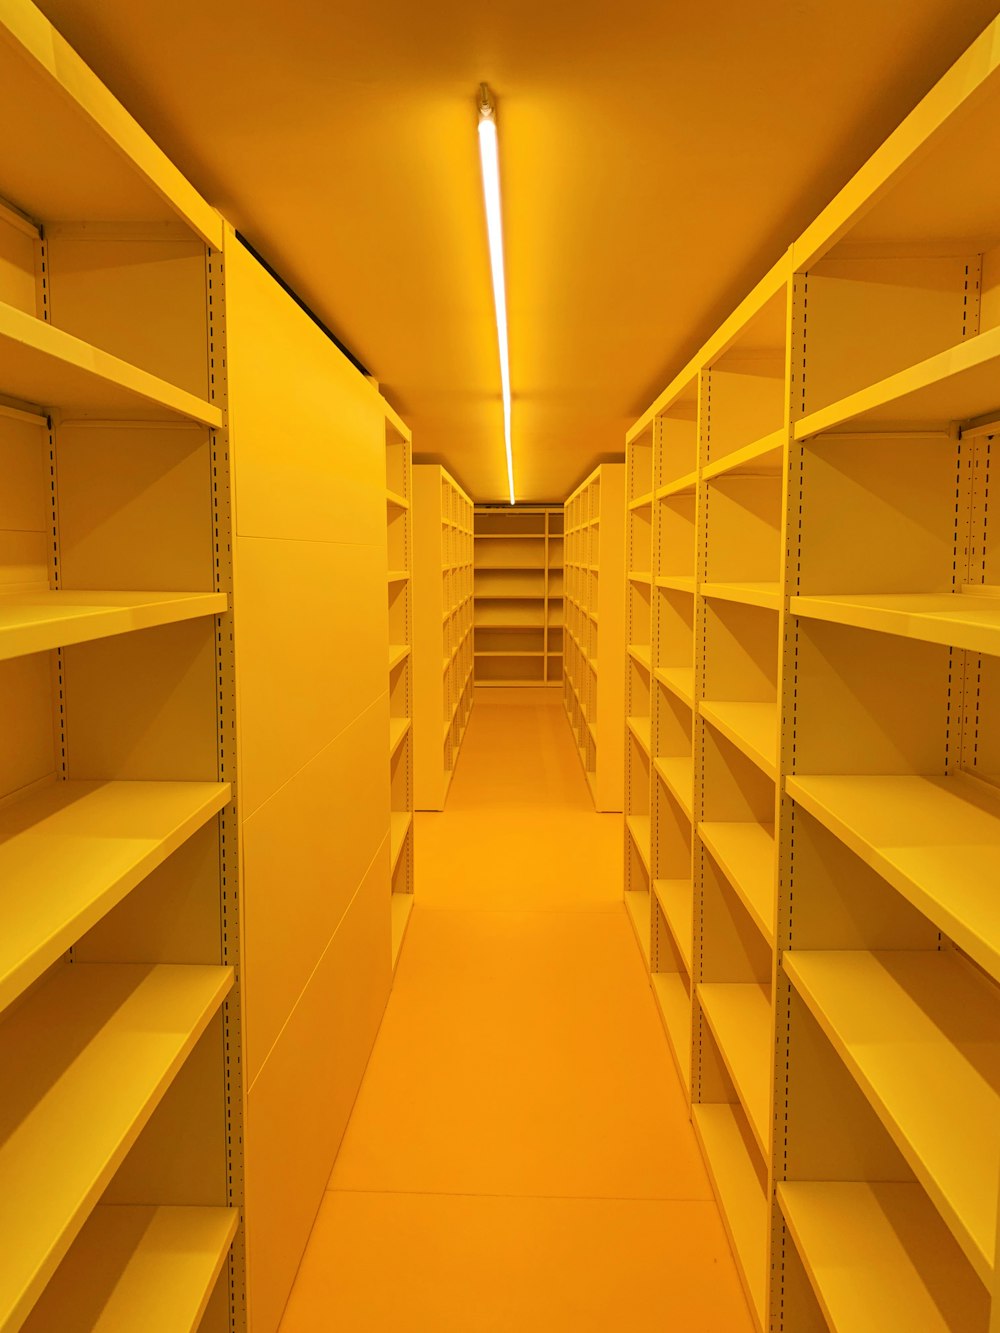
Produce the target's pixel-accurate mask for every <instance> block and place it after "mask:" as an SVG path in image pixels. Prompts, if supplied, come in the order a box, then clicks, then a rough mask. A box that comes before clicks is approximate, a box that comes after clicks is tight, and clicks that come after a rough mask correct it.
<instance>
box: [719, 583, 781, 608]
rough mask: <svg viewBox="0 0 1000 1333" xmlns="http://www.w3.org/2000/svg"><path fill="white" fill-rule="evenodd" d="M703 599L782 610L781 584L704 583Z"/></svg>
mask: <svg viewBox="0 0 1000 1333" xmlns="http://www.w3.org/2000/svg"><path fill="white" fill-rule="evenodd" d="M700 592H701V595H702V597H708V598H709V599H711V598H715V599H716V600H717V601H720V602H740V603H742V605H744V606H760V607H763V608H764V610H765V611H780V610H781V584H780V583H703V584H702V585H701V588H700Z"/></svg>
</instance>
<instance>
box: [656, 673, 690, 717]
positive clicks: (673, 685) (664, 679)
mask: <svg viewBox="0 0 1000 1333" xmlns="http://www.w3.org/2000/svg"><path fill="white" fill-rule="evenodd" d="M653 674H654V675H655V676H656V679H657V680H658V681H659V682H660V684H661V685H665V686H666V687H667V689H668V690H669V691H670V692H671V694H674V695H676V697H677V698H678V699H680V701H681V703H684V704H687V706H688V708H694V667H657V668H656V671H655V672H654V673H653Z"/></svg>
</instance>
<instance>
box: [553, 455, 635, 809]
mask: <svg viewBox="0 0 1000 1333" xmlns="http://www.w3.org/2000/svg"><path fill="white" fill-rule="evenodd" d="M624 510H625V467H624V464H622V463H604V464H602V465H601V466H600V467H598V468H596V469H595V471H594V472H592V473H591V475H590V476H589V477H588V478H587V479H586V481H584V482H582V483H581V484H580V486H578V487H577V489H576V490H575V491H574V492H573V494H572V495H571V496H570V497H569V498H568V499H567V501H566V504H565V506H564V509H563V514H564V520H563V526H564V531H565V573H564V579H565V590H564V594H563V600H564V605H565V608H566V611H565V628H564V631H563V632H564V636H565V638H564V645H565V648H564V655H563V661H564V669H563V670H564V674H563V703H564V705H565V708H566V716H567V718H568V719H569V724H570V728H571V730H572V732H573V736H574V739H575V741H576V748H577V752H578V754H579V755H580V761H581V763H582V764H583V769H584V772H585V773H586V775H587V782H588V784H589V786H590V792H591V795H592V796H593V798H594V805H595V806H596V808H597V809H598V810H602V811H610V810H621V809H622V802H623V791H624V758H625V755H624V745H623V738H622V730H621V719H622V715H623V710H624V690H625V680H624V661H625V654H624V651H623V645H624V640H625V617H624V612H625V608H624V591H623V590H624V551H625V541H624V533H623V530H622V524H623V516H624Z"/></svg>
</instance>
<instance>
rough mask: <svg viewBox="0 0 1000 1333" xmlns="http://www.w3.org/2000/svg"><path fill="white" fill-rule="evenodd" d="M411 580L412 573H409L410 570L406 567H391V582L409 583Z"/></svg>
mask: <svg viewBox="0 0 1000 1333" xmlns="http://www.w3.org/2000/svg"><path fill="white" fill-rule="evenodd" d="M409 580H410V573H409V570H406V569H390V570H389V582H390V583H408V582H409Z"/></svg>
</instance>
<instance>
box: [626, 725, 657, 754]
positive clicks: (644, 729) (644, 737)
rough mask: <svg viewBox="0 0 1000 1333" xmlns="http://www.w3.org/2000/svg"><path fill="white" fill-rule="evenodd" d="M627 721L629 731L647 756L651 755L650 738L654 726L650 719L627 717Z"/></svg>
mask: <svg viewBox="0 0 1000 1333" xmlns="http://www.w3.org/2000/svg"><path fill="white" fill-rule="evenodd" d="M625 721H626V723H627V724H628V729H629V731H630V732H631V733H632V735H633V736H634V737H635V738H636V740H637V741H638V742H639V744H640V745H641V746H642V748H643V750H644V751H645V752H646V754H647V755H648V754H650V753H651V750H650V746H651V744H652V742H651V739H650V736H651V732H652V726H653V724H652V723H651V722H650V720H649V718H648V717H627V718H626V719H625Z"/></svg>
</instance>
